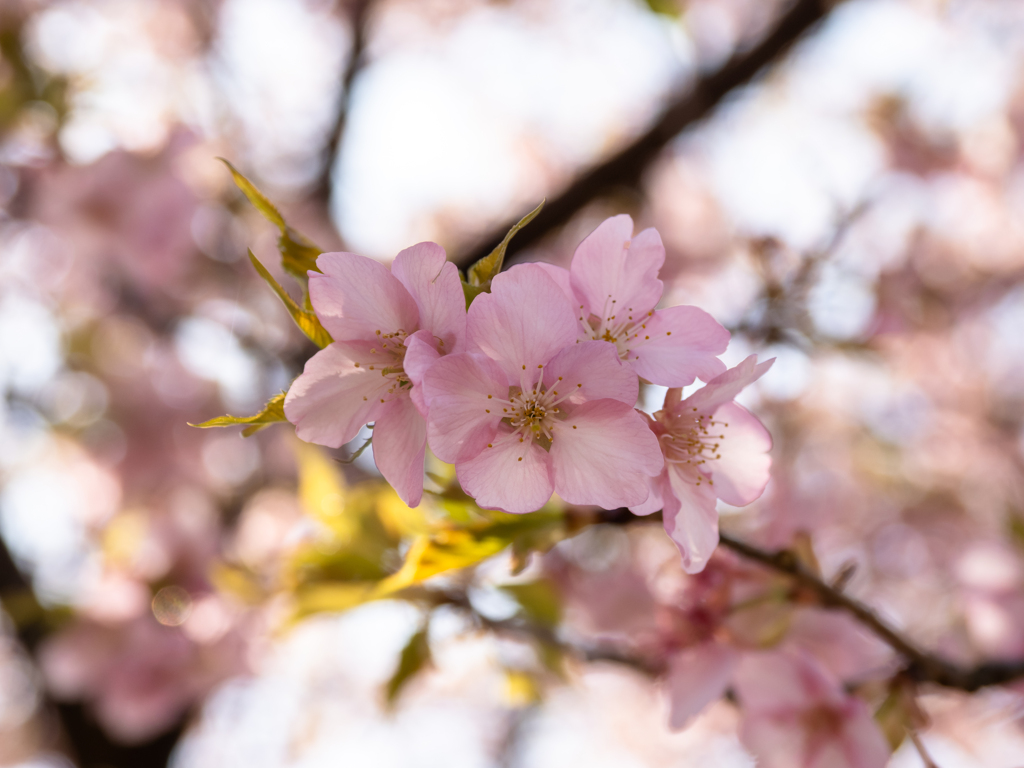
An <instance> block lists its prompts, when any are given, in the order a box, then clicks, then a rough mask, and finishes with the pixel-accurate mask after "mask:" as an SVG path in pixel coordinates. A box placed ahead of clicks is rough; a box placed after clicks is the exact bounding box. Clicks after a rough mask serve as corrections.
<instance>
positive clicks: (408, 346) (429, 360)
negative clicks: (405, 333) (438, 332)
mask: <svg viewBox="0 0 1024 768" xmlns="http://www.w3.org/2000/svg"><path fill="white" fill-rule="evenodd" d="M440 357H441V353H440V352H438V351H437V339H435V338H434V336H433V335H432V334H431V333H430V331H416V333H414V334H413V335H412V336H410V337H409V338H407V339H406V340H405V360H404V361H403V362H402V367H403V368H404V369H405V372H406V373H407V374H408V376H409V381H411V382H412V391H411V392H410V393H409V396H410V397H411V398H412V401H413V403H415V405H416V407H417V408H418V409H419V412H420V413H421V414H422V415H423V416H424V417H426V415H427V402H426V400H425V399H424V395H423V377H424V376H425V375H426V373H427V371H428V370H430V366H432V365H433V364H434V363H436V362H437V361H438V359H439V358H440Z"/></svg>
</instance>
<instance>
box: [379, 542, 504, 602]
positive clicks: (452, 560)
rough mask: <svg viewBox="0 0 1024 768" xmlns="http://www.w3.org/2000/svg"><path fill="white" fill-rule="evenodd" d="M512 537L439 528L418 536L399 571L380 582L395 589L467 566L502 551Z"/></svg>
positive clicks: (383, 589)
mask: <svg viewBox="0 0 1024 768" xmlns="http://www.w3.org/2000/svg"><path fill="white" fill-rule="evenodd" d="M508 545H509V540H508V539H506V538H504V537H497V536H483V537H477V536H474V535H473V534H472V533H470V532H469V531H459V530H448V531H439V532H438V533H436V534H434V535H433V536H422V537H420V538H419V539H417V540H416V541H415V542H414V543H413V545H412V547H410V549H409V553H408V555H406V558H405V563H404V564H403V565H402V568H401V569H400V570H399V571H398V572H397V573H394V574H392V575H391V576H389V577H388V578H386V579H384V581H382V582H381V584H380V587H381V591H382V592H385V593H390V592H396V591H398V590H400V589H403V588H405V587H409V586H412V585H413V584H419V583H420V582H421V581H425V580H426V579H429V578H430V577H431V576H436V575H437V574H439V573H444V572H445V571H453V570H455V569H457V568H466V567H468V566H470V565H476V564H477V563H479V562H482V561H484V560H486V559H487V558H489V557H491V556H492V555H496V554H497V553H498V552H501V550H503V549H504V548H505V547H507V546H508Z"/></svg>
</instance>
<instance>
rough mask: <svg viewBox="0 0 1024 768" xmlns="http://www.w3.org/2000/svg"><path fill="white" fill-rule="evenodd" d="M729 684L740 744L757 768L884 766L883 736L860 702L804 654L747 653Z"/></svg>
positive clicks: (884, 744) (884, 747) (870, 767)
mask: <svg viewBox="0 0 1024 768" xmlns="http://www.w3.org/2000/svg"><path fill="white" fill-rule="evenodd" d="M733 684H734V686H735V689H736V693H737V695H738V697H739V700H740V705H741V706H742V708H743V722H742V724H741V725H740V740H741V741H742V742H743V744H744V746H745V747H746V748H747V749H749V750H750V751H751V752H753V753H754V755H755V756H756V757H757V758H758V765H760V766H763V768H884V766H885V765H886V763H887V762H888V761H889V747H888V744H887V743H886V741H885V737H884V736H883V735H882V732H881V731H880V730H879V728H878V726H877V725H876V724H875V721H874V720H873V719H872V717H871V714H870V712H868V708H867V706H866V705H865V704H864V702H863V701H861V700H860V699H858V698H856V697H855V696H851V695H849V694H848V693H846V692H845V691H844V690H843V689H842V687H841V686H840V684H839V681H838V680H836V679H835V678H834V677H833V676H832V675H830V674H829V673H828V672H827V671H826V670H825V669H824V668H822V667H821V666H820V665H819V664H818V663H817V662H816V661H815V660H814V659H813V658H812V657H811V656H809V655H807V654H805V653H799V652H795V653H790V652H766V653H751V654H747V655H746V656H744V658H743V660H742V661H740V663H739V665H738V667H737V669H736V673H735V676H734V678H733Z"/></svg>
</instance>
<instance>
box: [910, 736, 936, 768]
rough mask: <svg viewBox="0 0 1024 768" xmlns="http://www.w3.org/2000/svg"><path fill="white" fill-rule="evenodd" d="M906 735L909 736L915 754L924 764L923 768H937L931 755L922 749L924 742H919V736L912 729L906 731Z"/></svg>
mask: <svg viewBox="0 0 1024 768" xmlns="http://www.w3.org/2000/svg"><path fill="white" fill-rule="evenodd" d="M907 735H908V736H910V741H911V742H912V743H913V745H914V748H915V749H916V750H917V754H918V755H920V756H921V762H923V763H924V768H939V766H938V765H937V764H936V762H935V761H934V760H932V757H931V755H929V754H928V750H926V749H925V748H924V742H923V741H921V736H920V735H919V734H918V732H917V731H916V730H915V729H913V728H908V729H907Z"/></svg>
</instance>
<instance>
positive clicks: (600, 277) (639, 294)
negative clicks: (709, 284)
mask: <svg viewBox="0 0 1024 768" xmlns="http://www.w3.org/2000/svg"><path fill="white" fill-rule="evenodd" d="M664 263H665V246H664V245H663V244H662V242H661V236H660V235H659V234H658V232H657V230H655V229H653V228H651V229H645V230H644V231H643V232H641V233H640V234H638V235H636V237H634V236H633V219H631V218H630V217H629V216H628V215H626V214H621V215H619V216H613V217H611V218H610V219H605V221H604V222H602V223H601V225H600V226H599V227H598V228H597V229H595V230H594V231H593V232H591V233H590V234H589V235H588V236H587V237H586V239H584V240H583V242H582V243H580V244H579V246H578V247H577V248H576V253H575V254H574V255H573V258H572V264H571V265H570V267H569V271H568V272H567V271H566V270H564V269H562V268H560V267H555V266H551V265H547V264H545V265H543V268H544V269H545V270H546V271H547V272H548V274H549V275H550V276H551V277H552V278H553V279H554V280H555V281H556V282H557V283H558V284H559V286H560V287H561V288H562V291H563V292H564V293H565V294H566V295H567V296H568V297H569V299H570V301H572V303H573V308H574V311H575V312H576V317H577V321H578V323H579V329H578V334H579V338H580V340H601V341H607V342H610V343H612V344H614V345H615V348H616V350H617V351H618V353H619V357H620V358H621V359H622V360H624V361H625V362H626V363H628V364H629V365H630V366H631V367H632V368H633V370H634V371H636V373H637V375H639V376H642V377H643V378H645V379H647V380H648V381H650V382H651V383H653V384H659V385H661V386H666V387H684V386H686V385H688V384H692V383H693V380H694V378H696V377H700V379H701V380H702V381H708V380H710V379H713V378H714V377H715V376H717V375H719V374H720V373H722V372H723V371H724V370H725V365H724V364H723V363H722V361H721V360H719V359H718V357H717V355H720V354H722V353H723V352H724V351H725V348H726V346H727V345H728V343H729V332H728V331H727V330H726V329H725V328H723V327H722V326H721V325H719V323H718V322H717V321H716V320H715V319H714V318H713V317H711V315H709V314H708V313H707V312H705V311H704V310H702V309H698V308H697V307H687V306H678V307H668V308H666V309H657V310H656V309H655V307H656V306H657V304H658V302H659V301H660V300H661V294H662V292H663V290H664V285H663V284H662V282H661V280H659V279H658V272H659V271H660V270H661V267H662V265H663V264H664Z"/></svg>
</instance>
